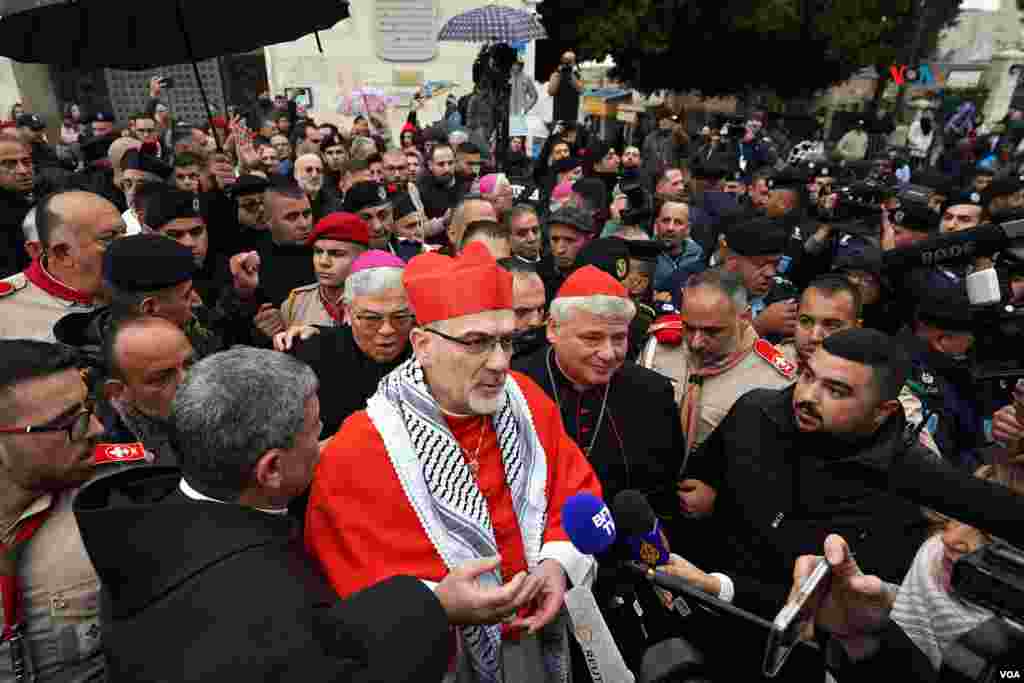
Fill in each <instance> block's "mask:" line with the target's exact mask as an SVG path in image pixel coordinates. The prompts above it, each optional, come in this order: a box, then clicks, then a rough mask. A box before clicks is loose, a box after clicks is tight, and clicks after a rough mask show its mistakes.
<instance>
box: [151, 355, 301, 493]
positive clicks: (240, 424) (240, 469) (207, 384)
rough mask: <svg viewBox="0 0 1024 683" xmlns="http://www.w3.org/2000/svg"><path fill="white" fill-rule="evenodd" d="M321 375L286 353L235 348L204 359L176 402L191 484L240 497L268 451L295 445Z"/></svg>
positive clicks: (174, 408) (179, 436)
mask: <svg viewBox="0 0 1024 683" xmlns="http://www.w3.org/2000/svg"><path fill="white" fill-rule="evenodd" d="M316 389H317V379H316V375H315V374H313V371H312V370H311V369H310V367H309V366H308V365H306V364H305V363H303V362H302V361H299V360H297V359H295V358H293V357H291V356H289V355H287V354H284V353H279V352H277V351H268V350H264V349H254V348H251V347H235V348H233V349H230V350H228V351H223V352H221V353H215V354H213V355H212V356H209V357H207V358H204V359H203V360H202V361H200V362H199V363H197V364H196V365H195V366H194V367H193V368H192V369H191V370H190V371H189V373H188V376H187V377H186V378H185V381H184V382H183V383H182V385H181V386H180V387H179V388H178V393H177V395H176V396H175V397H174V404H173V406H172V418H171V419H172V421H173V424H174V430H175V445H176V446H177V448H178V452H179V454H180V455H181V468H182V472H183V473H184V475H185V478H186V479H187V480H188V482H189V484H191V485H192V486H194V487H195V488H196V489H198V490H199V491H200V492H202V493H204V494H206V495H208V496H211V497H213V498H219V499H222V500H227V501H236V500H238V497H239V496H240V495H241V493H242V492H243V490H244V489H245V487H246V484H247V483H248V482H249V479H250V478H251V476H252V470H253V468H254V467H255V466H256V463H257V462H258V461H259V459H260V458H261V457H263V455H264V454H265V453H266V452H267V451H269V450H272V449H275V448H281V449H287V448H292V447H294V446H295V439H296V437H297V436H298V434H299V433H300V432H301V431H302V428H303V423H304V422H305V416H306V401H307V400H308V399H309V398H310V397H311V396H313V395H314V394H315V393H316Z"/></svg>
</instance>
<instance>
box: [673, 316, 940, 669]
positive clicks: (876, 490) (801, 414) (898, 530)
mask: <svg viewBox="0 0 1024 683" xmlns="http://www.w3.org/2000/svg"><path fill="white" fill-rule="evenodd" d="M909 371H910V359H909V357H908V356H907V354H906V353H905V352H904V351H903V350H902V349H901V348H900V345H899V344H898V343H897V342H896V341H895V340H893V339H892V338H890V337H889V336H888V335H886V334H884V333H882V332H878V331H877V330H867V329H848V330H843V331H841V332H837V333H835V334H833V335H831V336H829V337H827V338H826V339H825V340H824V342H823V343H822V345H821V347H820V348H818V349H817V350H816V351H814V353H813V354H811V356H810V357H809V358H808V360H807V362H806V363H805V364H804V365H803V366H802V367H801V369H800V375H799V376H798V378H797V381H796V384H794V385H793V386H791V387H789V388H787V389H783V390H770V389H755V390H753V391H751V392H749V393H747V394H745V395H744V396H743V397H742V398H740V399H739V400H738V401H737V402H736V403H735V404H734V405H733V407H732V409H731V410H730V411H729V414H728V415H726V417H725V419H724V420H722V422H721V423H720V424H719V426H718V427H717V428H716V429H715V431H714V432H712V434H711V436H709V437H708V439H707V440H706V441H705V442H704V443H703V445H702V446H701V448H700V449H699V450H698V451H697V452H696V453H695V454H694V455H693V456H692V457H691V458H690V460H689V462H688V463H687V466H686V470H685V473H684V476H685V477H687V478H688V479H691V480H699V481H701V482H704V483H705V484H706V485H707V490H706V491H703V490H698V491H686V490H683V491H681V492H680V504H681V507H682V508H683V509H684V510H685V511H688V512H693V511H699V512H701V513H702V514H705V515H709V516H708V517H707V518H706V519H702V520H699V521H688V522H687V523H686V524H685V526H688V527H692V529H685V528H684V529H681V530H680V532H681V533H685V534H686V535H687V536H690V535H691V533H693V534H701V539H702V540H704V541H705V542H703V543H694V542H692V541H691V542H690V543H688V544H687V545H686V548H687V551H686V554H687V555H688V557H687V559H688V560H691V561H692V562H693V564H690V563H689V562H687V563H685V564H681V567H680V573H681V574H682V575H683V578H685V579H687V580H689V581H691V582H692V583H695V584H696V585H698V586H700V587H701V588H702V590H705V591H706V592H709V593H711V594H716V595H718V596H719V597H720V598H722V599H725V600H728V601H730V602H732V603H733V604H735V605H736V606H737V607H741V608H744V609H747V610H751V611H753V612H755V613H758V614H761V615H762V616H764V617H767V618H772V617H773V616H774V615H775V614H776V613H777V611H778V609H779V605H782V604H785V602H786V598H787V596H788V595H789V590H790V587H791V585H792V577H791V572H790V567H791V566H792V563H793V562H795V560H796V558H797V557H799V556H800V555H802V554H804V553H805V552H807V549H814V548H818V547H820V546H821V545H822V544H823V543H824V540H825V538H826V537H827V536H828V535H829V533H830V532H831V531H832V530H834V529H841V530H842V531H841V532H840V533H841V535H843V536H844V537H845V538H851V537H852V538H856V539H857V541H856V542H855V548H854V550H855V552H856V553H857V558H858V561H862V562H864V564H865V566H870V567H872V568H873V569H875V570H877V571H876V573H877V575H878V576H879V577H880V578H881V579H882V580H883V581H889V582H896V583H898V582H900V581H901V580H902V578H903V576H904V574H905V573H906V570H907V567H908V566H910V562H911V560H912V559H913V557H914V554H915V552H916V551H917V548H918V547H919V545H920V543H921V542H922V541H923V540H924V538H925V537H926V536H927V533H928V522H927V520H926V518H925V517H924V515H923V513H922V511H921V508H920V507H919V506H917V505H915V504H913V503H911V502H910V501H906V500H903V499H902V498H899V497H897V496H895V495H892V494H890V493H888V492H887V491H885V489H884V488H883V487H880V486H879V484H878V483H877V481H875V479H876V478H877V477H882V478H884V477H885V476H886V473H887V470H888V467H889V466H890V464H891V463H892V462H893V461H894V459H896V458H899V457H902V455H903V454H904V453H905V452H908V451H915V452H916V453H911V454H910V455H908V457H914V456H916V455H917V454H920V455H921V457H926V458H927V457H930V456H928V455H926V454H923V453H921V449H922V447H921V446H919V445H917V444H916V443H914V444H908V443H907V441H906V436H905V429H906V419H905V418H904V415H903V410H902V408H901V406H900V403H899V400H898V395H899V392H900V388H901V387H902V386H903V384H904V383H905V382H906V381H907V378H908V376H909ZM698 567H702V568H714V569H716V570H717V571H719V572H722V573H716V574H708V573H706V572H705V571H702V569H699V568H698ZM727 636H728V634H726V633H723V631H722V629H714V628H711V629H707V630H706V631H703V632H700V633H688V634H687V636H686V637H687V638H690V637H694V638H696V639H698V642H696V643H695V645H696V646H697V647H698V648H701V649H702V651H703V653H704V655H705V657H707V658H708V660H709V661H720V662H723V664H722V667H723V668H726V667H730V666H736V667H747V668H748V669H749V668H757V669H760V657H749V660H750V661H754V660H756V662H755V663H753V664H751V663H746V664H744V660H745V659H748V658H744V657H740V656H739V652H741V651H743V650H745V646H744V644H742V643H741V642H738V641H737V640H736V639H735V638H732V637H727ZM750 647H752V648H754V649H756V650H757V651H758V652H760V651H763V636H762V637H761V638H760V639H759V640H758V642H757V643H756V645H754V644H751V646H750ZM705 648H706V649H705ZM799 659H800V658H798V657H794V659H793V660H791V661H790V663H789V664H787V668H788V673H793V674H795V668H796V666H800V667H801V668H802V666H803V665H805V664H806V665H807V666H808V667H810V668H811V669H814V670H813V671H811V670H810V669H808V670H807V671H803V672H802V677H799V678H792V679H788V680H812V676H814V675H820V672H821V669H822V667H823V662H821V661H817V662H815V661H807V662H806V663H805V662H800V661H799ZM811 659H814V658H811ZM794 665H795V666H794ZM719 673H723V672H721V671H716V674H719ZM728 673H729V678H730V680H733V679H735V680H751V678H750V676H749V671H746V674H748V675H743V674H744V672H743V671H730V672H728Z"/></svg>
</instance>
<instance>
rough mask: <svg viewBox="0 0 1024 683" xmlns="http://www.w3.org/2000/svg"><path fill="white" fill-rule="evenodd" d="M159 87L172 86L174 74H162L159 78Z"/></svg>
mask: <svg viewBox="0 0 1024 683" xmlns="http://www.w3.org/2000/svg"><path fill="white" fill-rule="evenodd" d="M160 87H161V88H165V89H169V88H173V87H174V76H164V77H163V78H161V79H160Z"/></svg>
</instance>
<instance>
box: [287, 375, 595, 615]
mask: <svg viewBox="0 0 1024 683" xmlns="http://www.w3.org/2000/svg"><path fill="white" fill-rule="evenodd" d="M512 375H513V376H514V378H515V381H516V382H517V383H518V384H519V388H520V389H521V391H522V392H523V395H524V396H525V397H526V401H527V403H528V405H529V407H530V412H531V413H532V417H533V423H534V426H535V428H536V430H537V436H538V438H539V440H540V443H541V445H542V446H543V447H544V454H545V458H546V460H547V466H548V480H547V501H548V517H547V529H546V531H545V533H544V540H543V544H544V545H546V544H548V543H552V542H558V541H562V542H568V540H569V539H568V536H566V534H565V531H564V530H563V529H562V505H563V504H564V503H565V501H566V499H568V498H569V497H570V496H572V495H574V494H576V493H580V492H582V491H586V492H589V493H592V494H594V495H595V496H598V497H600V496H601V484H600V482H599V481H598V479H597V475H595V474H594V470H593V469H592V468H591V467H590V463H588V462H587V460H586V458H585V457H584V456H583V453H582V452H581V451H580V449H579V447H578V446H577V445H576V443H575V442H574V441H573V440H572V439H571V438H570V437H569V436H568V435H567V434H566V433H565V428H564V427H563V426H562V420H561V416H560V415H559V412H558V408H557V407H556V406H555V404H554V402H553V401H552V400H551V399H550V398H548V396H547V394H545V393H544V391H543V390H542V389H541V388H540V387H538V386H537V385H536V384H535V383H534V382H533V381H532V380H531V379H529V378H527V377H526V376H525V375H520V374H518V373H512ZM448 425H449V428H451V430H452V433H453V435H454V436H455V438H456V439H457V440H458V442H459V445H460V446H461V447H462V450H463V454H464V457H467V459H468V460H470V461H472V459H473V454H474V453H476V451H477V444H478V443H481V442H480V435H481V427H482V426H485V427H486V431H485V432H484V435H483V441H482V443H481V445H480V455H479V458H478V462H479V470H478V474H477V482H478V485H479V486H480V490H481V493H483V495H484V497H485V499H486V500H487V505H488V509H489V512H490V516H491V522H492V525H493V527H494V533H495V540H496V541H497V544H498V550H499V552H500V553H501V557H502V566H501V571H502V577H503V578H504V579H505V580H506V581H508V580H510V579H511V578H512V577H514V576H515V574H516V573H517V572H519V571H523V570H525V569H526V568H527V567H526V554H525V550H524V548H523V541H522V536H521V534H520V531H519V524H518V522H517V520H516V515H515V511H514V509H513V507H512V496H511V492H510V491H509V488H508V485H507V484H506V483H505V473H504V467H503V465H502V462H501V451H500V450H499V448H498V443H497V435H496V433H495V431H494V426H493V423H492V421H491V419H490V417H488V418H487V419H486V420H481V419H480V418H472V417H471V418H451V417H449V418H448ZM305 533H306V538H305V540H306V545H307V547H308V548H309V550H310V552H312V553H313V555H314V556H315V557H316V558H317V559H318V560H319V561H320V564H321V566H322V567H323V569H324V573H325V574H326V575H327V578H328V579H329V580H330V582H331V584H332V585H333V586H334V589H335V590H336V591H337V592H338V594H339V595H340V596H342V597H345V596H347V595H349V594H351V593H354V592H355V591H358V590H361V589H363V588H367V587H368V586H371V585H373V584H375V583H377V582H379V581H382V580H384V579H386V578H388V577H391V576H395V575H399V574H404V575H410V576H416V577H419V578H420V579H424V580H426V581H434V582H438V581H440V580H441V579H443V578H444V577H445V575H447V574H448V568H447V567H446V566H445V565H444V562H443V561H442V559H441V556H440V555H439V554H438V553H437V551H436V550H435V549H434V546H433V545H432V544H431V542H430V539H429V538H428V537H427V534H426V532H425V531H424V530H423V528H422V526H420V521H419V519H418V517H417V516H416V512H415V511H414V510H413V507H412V505H411V504H410V503H409V500H408V498H407V497H406V495H405V491H404V490H403V489H402V484H401V482H400V481H399V479H398V475H397V474H396V473H395V470H394V467H393V466H392V464H391V461H390V459H389V458H388V454H387V451H386V450H385V447H384V442H383V441H382V440H381V437H380V435H379V434H378V432H377V429H376V427H374V425H373V423H372V422H371V421H370V418H369V417H368V416H367V414H366V411H365V410H362V411H359V412H358V413H355V414H354V415H352V416H351V417H349V418H348V419H347V420H345V422H344V424H343V425H342V427H341V430H340V431H339V432H338V433H337V434H336V435H335V436H334V438H332V439H331V441H330V443H329V444H328V445H327V447H326V448H325V449H324V452H323V453H322V455H321V457H320V462H319V464H318V465H317V468H316V473H315V475H314V477H313V489H312V492H311V494H310V501H309V508H308V511H307V514H306V532H305Z"/></svg>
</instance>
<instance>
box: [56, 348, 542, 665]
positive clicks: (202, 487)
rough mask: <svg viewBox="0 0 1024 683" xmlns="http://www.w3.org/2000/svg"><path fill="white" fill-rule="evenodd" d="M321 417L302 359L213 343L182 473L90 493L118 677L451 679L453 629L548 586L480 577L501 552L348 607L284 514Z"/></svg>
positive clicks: (187, 408)
mask: <svg viewBox="0 0 1024 683" xmlns="http://www.w3.org/2000/svg"><path fill="white" fill-rule="evenodd" d="M319 413H320V411H319V402H318V401H317V397H316V377H315V376H314V375H313V372H312V371H311V370H310V369H309V368H308V367H306V366H305V365H304V364H302V363H301V362H299V361H297V360H295V359H293V358H291V357H289V356H287V355H285V354H281V353H277V352H274V351H263V350H258V349H252V348H244V347H238V348H235V349H232V350H230V351H225V352H222V353H219V354H215V355H213V356H211V357H209V358H207V359H204V360H203V361H201V362H200V363H199V364H197V365H196V366H195V367H194V368H193V369H192V371H191V373H190V374H189V376H188V378H187V380H186V381H185V383H184V384H183V385H182V386H181V388H180V389H179V391H178V393H177V395H176V397H175V401H174V403H173V418H172V419H173V421H174V426H175V429H176V431H177V439H176V441H177V444H178V446H179V448H180V451H181V454H182V469H181V470H178V469H176V468H167V467H149V468H138V469H134V470H128V471H125V472H122V473H119V474H116V475H112V476H110V477H106V478H103V479H98V480H96V481H95V482H94V483H93V484H92V485H91V486H89V487H88V488H87V489H85V490H83V491H82V492H81V494H80V495H79V496H78V498H77V499H76V501H75V514H76V518H77V520H78V523H79V525H80V527H81V529H82V536H83V539H84V541H85V545H86V548H87V550H88V552H89V556H90V558H91V559H92V561H93V564H94V565H95V567H96V569H97V573H98V574H99V575H100V578H101V580H102V582H103V585H104V598H103V629H104V632H103V633H104V645H105V647H106V650H107V657H108V663H109V668H108V671H109V676H110V680H111V681H119V680H124V681H129V680H130V681H135V682H142V681H172V680H173V681H186V680H187V681H196V682H199V681H211V682H212V681H217V682H218V683H219V682H220V681H225V680H232V681H236V680H237V681H248V682H252V681H267V682H268V683H270V682H271V681H274V682H277V681H305V682H312V681H353V682H357V681H365V682H369V681H389V682H392V683H399V682H402V681H408V682H410V683H411V682H412V681H417V682H418V681H439V680H441V678H442V677H443V675H444V673H445V671H446V670H447V668H448V663H449V660H450V657H451V655H452V654H453V653H452V651H451V638H450V631H449V625H450V624H457V623H480V622H482V621H496V620H500V619H501V618H502V617H504V616H508V615H511V614H514V613H515V611H516V610H517V609H518V608H519V607H521V606H522V605H523V604H526V602H528V601H529V600H532V599H534V597H535V596H536V589H537V584H536V582H518V583H513V584H507V585H506V586H505V587H502V588H487V589H484V588H481V587H480V586H479V585H478V584H477V583H476V577H477V576H479V575H480V574H482V573H484V572H487V571H491V570H493V569H494V568H495V567H496V566H497V563H498V560H497V558H491V559H486V560H481V561H479V562H474V563H470V564H467V565H464V566H461V567H458V568H456V569H455V570H453V571H452V572H451V573H450V574H449V575H448V576H447V577H445V579H444V580H442V581H441V582H440V583H439V584H438V585H437V587H436V588H434V589H433V590H431V588H430V587H428V586H427V585H426V584H425V583H423V582H422V581H419V580H418V579H415V578H412V577H407V576H396V577H394V578H391V579H388V580H386V581H383V582H381V583H379V584H377V585H375V586H372V587H371V588H369V589H367V590H365V591H362V592H360V593H356V594H354V595H352V596H350V597H349V598H348V599H346V600H344V601H342V602H338V601H337V599H336V597H335V594H334V592H333V590H332V588H331V586H330V585H329V584H328V583H327V581H326V580H325V579H324V578H323V576H322V574H321V573H320V572H319V571H318V569H317V568H316V567H315V566H314V564H312V561H311V560H310V558H309V557H308V556H307V555H306V554H305V552H304V551H303V549H302V546H301V542H300V539H299V538H298V537H297V535H296V533H295V531H296V529H295V526H294V523H293V522H292V520H291V519H290V518H289V517H288V516H287V515H286V514H285V512H286V507H287V505H288V503H289V502H290V501H291V499H292V498H293V497H295V496H296V495H298V494H299V493H300V492H301V491H303V490H304V489H305V488H306V487H307V486H308V485H309V482H310V479H311V477H312V475H313V468H314V466H315V465H316V462H317V459H318V457H319V447H318V437H319V434H320V417H319ZM382 551H383V552H386V549H382ZM399 651H400V652H401V656H396V653H397V652H399Z"/></svg>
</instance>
